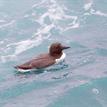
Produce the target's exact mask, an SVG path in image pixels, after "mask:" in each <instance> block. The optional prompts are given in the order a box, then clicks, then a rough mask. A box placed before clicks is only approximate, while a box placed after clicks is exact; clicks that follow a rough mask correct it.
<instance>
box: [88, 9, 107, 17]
mask: <svg viewBox="0 0 107 107" xmlns="http://www.w3.org/2000/svg"><path fill="white" fill-rule="evenodd" d="M90 13H91V14H94V15H99V16H104V17H107V14H106V13H103V12H101V11H99V10H97V11H96V10H94V9H91V11H90Z"/></svg>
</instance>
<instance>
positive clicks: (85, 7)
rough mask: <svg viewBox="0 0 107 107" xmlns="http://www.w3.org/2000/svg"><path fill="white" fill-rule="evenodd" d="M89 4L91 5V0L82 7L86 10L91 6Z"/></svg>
mask: <svg viewBox="0 0 107 107" xmlns="http://www.w3.org/2000/svg"><path fill="white" fill-rule="evenodd" d="M91 6H92V2H90V3H87V4H85V5H84V9H85V10H86V11H87V10H89V9H90V8H91Z"/></svg>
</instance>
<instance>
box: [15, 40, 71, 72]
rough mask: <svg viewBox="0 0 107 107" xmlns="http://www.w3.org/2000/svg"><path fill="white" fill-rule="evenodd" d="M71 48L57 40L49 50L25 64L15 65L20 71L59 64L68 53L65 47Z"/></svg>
mask: <svg viewBox="0 0 107 107" xmlns="http://www.w3.org/2000/svg"><path fill="white" fill-rule="evenodd" d="M68 48H70V47H69V46H63V45H62V44H61V43H59V42H56V43H53V44H51V46H50V48H49V52H48V53H45V54H41V55H39V56H37V57H35V58H33V59H31V60H30V61H28V62H25V63H24V64H21V65H18V66H15V68H16V69H17V70H18V71H22V72H23V71H24V70H25V71H29V70H31V69H42V68H46V67H48V66H51V65H53V64H57V63H59V62H61V61H63V60H64V59H65V57H66V54H65V53H64V52H63V50H64V49H68Z"/></svg>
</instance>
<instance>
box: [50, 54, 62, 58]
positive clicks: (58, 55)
mask: <svg viewBox="0 0 107 107" xmlns="http://www.w3.org/2000/svg"><path fill="white" fill-rule="evenodd" d="M62 54H63V53H62V52H61V53H52V54H50V55H51V56H52V57H53V58H55V59H59V58H60V57H61V56H62Z"/></svg>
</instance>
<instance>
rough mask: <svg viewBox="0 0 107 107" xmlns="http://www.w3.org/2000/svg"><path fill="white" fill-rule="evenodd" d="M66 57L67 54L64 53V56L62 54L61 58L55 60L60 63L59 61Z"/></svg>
mask: <svg viewBox="0 0 107 107" xmlns="http://www.w3.org/2000/svg"><path fill="white" fill-rule="evenodd" d="M65 57H66V54H65V53H63V54H62V56H61V57H60V58H59V59H56V60H55V61H56V64H58V63H60V62H62V61H64V59H65Z"/></svg>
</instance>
